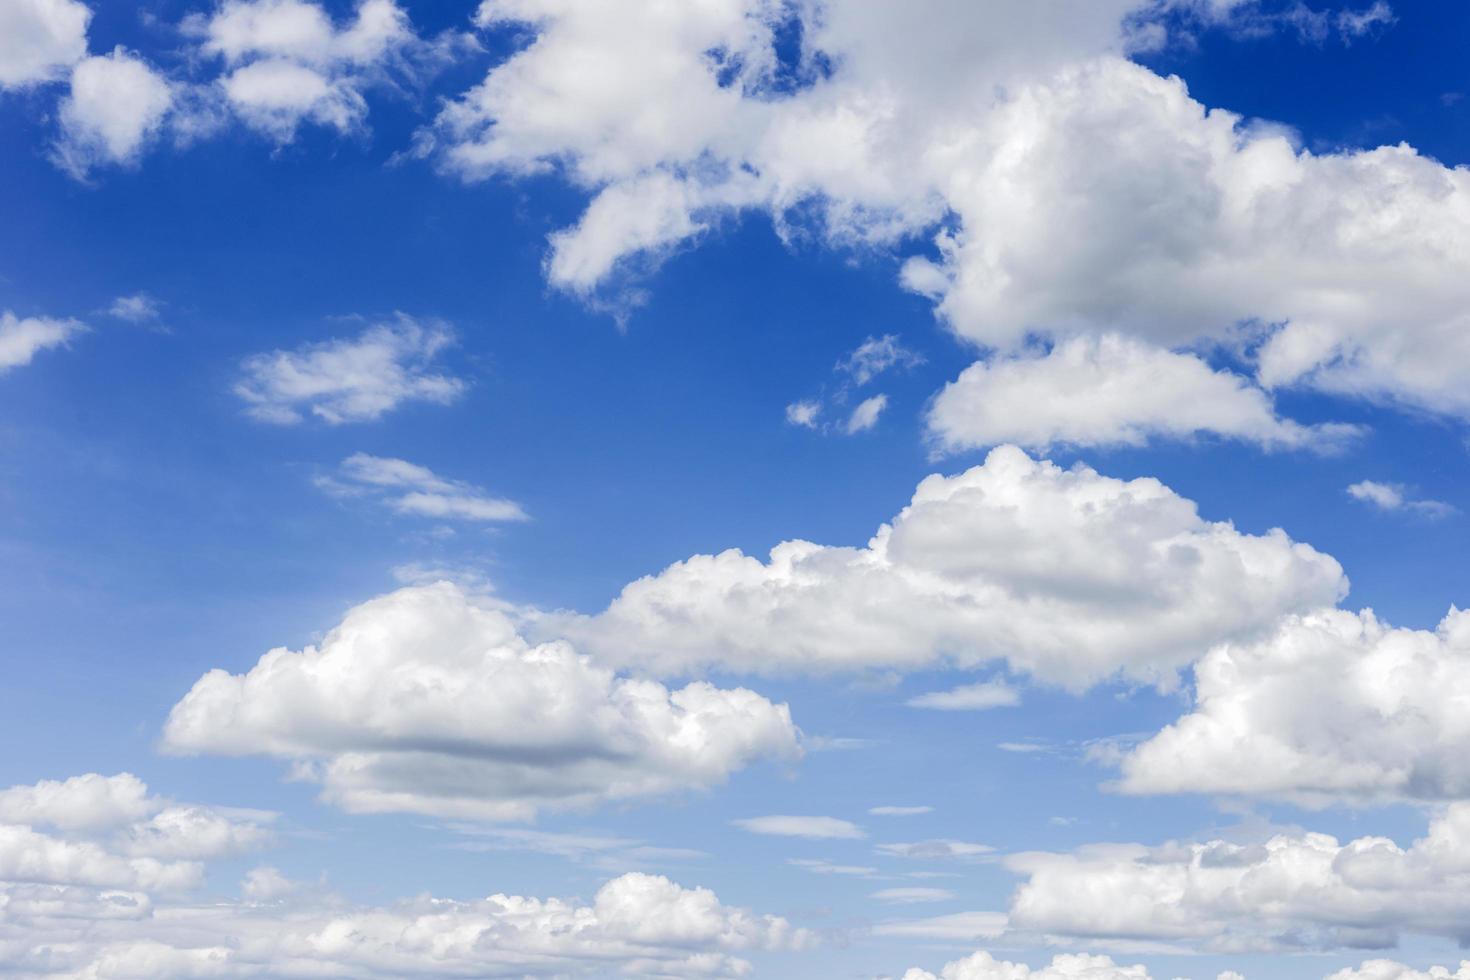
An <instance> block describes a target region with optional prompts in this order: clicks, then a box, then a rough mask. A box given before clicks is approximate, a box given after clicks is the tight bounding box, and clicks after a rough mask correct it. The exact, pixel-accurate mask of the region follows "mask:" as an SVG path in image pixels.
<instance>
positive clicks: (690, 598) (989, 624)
mask: <svg viewBox="0 0 1470 980" xmlns="http://www.w3.org/2000/svg"><path fill="white" fill-rule="evenodd" d="M1346 584H1347V583H1346V580H1345V579H1344V577H1343V575H1342V569H1341V568H1340V567H1339V566H1338V564H1337V562H1335V561H1334V560H1333V559H1331V558H1330V557H1328V556H1326V555H1323V554H1321V553H1320V552H1317V551H1315V550H1313V549H1312V548H1310V547H1308V546H1307V545H1303V544H1298V543H1296V542H1293V541H1292V540H1291V539H1290V538H1288V537H1287V536H1286V535H1285V534H1284V533H1282V532H1281V531H1279V530H1277V531H1271V532H1269V533H1267V534H1265V535H1259V536H1257V535H1248V534H1242V533H1240V532H1239V531H1237V530H1236V529H1235V528H1234V527H1232V526H1231V525H1229V524H1228V523H1211V522H1208V521H1205V520H1202V519H1201V518H1200V516H1199V514H1198V513H1197V511H1196V509H1195V506H1194V504H1193V503H1191V502H1190V501H1188V500H1185V499H1184V498H1182V497H1179V496H1178V495H1177V494H1175V493H1174V492H1173V491H1171V490H1170V489H1169V488H1168V487H1166V486H1164V485H1163V484H1161V483H1159V482H1158V481H1157V480H1152V479H1138V480H1131V481H1123V480H1116V479H1110V478H1108V477H1104V476H1101V475H1099V474H1098V473H1096V472H1095V471H1093V470H1091V469H1088V468H1087V467H1084V466H1077V467H1074V468H1072V469H1070V470H1063V469H1061V468H1060V467H1057V466H1055V465H1053V464H1051V463H1049V462H1042V461H1037V460H1033V459H1032V458H1030V457H1029V456H1027V455H1026V454H1025V453H1023V452H1022V451H1021V450H1019V449H1016V448H1014V447H1002V448H999V449H996V450H993V451H992V452H991V453H990V455H989V456H988V457H987V458H986V461H985V463H984V464H983V465H981V466H976V467H974V468H972V469H970V470H968V471H966V472H964V473H961V474H959V475H957V476H952V477H944V476H931V477H928V478H927V479H925V480H924V481H923V482H922V483H921V484H919V487H918V489H917V490H916V491H915V493H914V497H913V500H912V502H911V503H910V504H909V506H907V507H906V508H904V510H903V511H902V512H901V513H900V514H899V515H898V516H897V517H895V518H894V519H893V521H892V523H891V524H887V525H884V526H882V527H881V528H879V530H878V533H877V534H876V535H875V536H874V537H873V539H872V540H871V541H870V542H869V543H868V545H867V546H866V547H862V548H851V547H829V546H823V545H818V544H813V543H810V542H806V541H788V542H785V543H783V544H780V545H777V546H776V547H775V548H774V549H772V551H771V558H770V561H769V562H762V561H760V560H759V559H756V558H753V557H750V556H747V555H745V554H743V553H741V552H740V551H737V550H730V551H726V552H722V553H721V554H718V555H698V556H695V557H693V558H690V559H687V560H685V561H682V562H678V563H676V564H674V565H672V566H670V567H669V568H667V569H665V570H664V571H662V572H660V573H659V574H657V575H654V576H650V577H647V578H643V579H640V580H638V581H636V582H633V583H631V584H629V585H628V586H627V587H626V588H624V589H623V591H622V593H621V594H620V595H619V596H618V597H617V598H616V599H615V600H614V601H613V603H612V604H611V605H610V606H609V607H608V608H607V610H605V611H604V612H602V613H600V614H598V615H596V616H590V617H589V616H575V615H570V614H563V615H556V616H551V617H547V618H546V619H544V620H543V621H542V622H541V623H540V624H539V625H540V628H542V629H546V630H549V631H551V632H560V633H562V634H564V635H567V636H570V637H571V638H573V639H574V640H575V641H576V642H578V643H579V644H580V645H582V646H584V647H585V648H586V649H588V650H589V651H590V652H592V653H593V654H595V655H598V656H602V657H606V658H609V659H610V660H611V661H613V662H618V663H624V664H629V665H636V666H637V667H639V668H640V669H645V670H653V671H660V672H664V673H667V674H680V673H684V672H692V671H698V670H702V669H705V668H707V667H709V666H716V665H717V666H719V667H722V668H725V669H729V670H733V671H738V672H745V673H760V672H765V673H776V672H783V671H803V670H804V671H835V670H857V669H864V668H898V669H904V668H906V669H917V668H920V667H924V666H930V665H935V664H940V663H947V664H952V665H957V666H960V667H976V666H979V665H981V664H984V663H987V662H991V661H996V660H1001V659H1004V660H1005V661H1006V662H1008V663H1009V664H1010V665H1011V667H1012V668H1013V669H1015V670H1017V671H1021V672H1025V673H1029V674H1033V675H1036V676H1038V677H1041V678H1043V679H1044V680H1047V681H1050V682H1054V683H1057V684H1062V685H1065V686H1067V687H1069V688H1072V689H1081V688H1085V687H1087V686H1088V685H1090V684H1093V683H1096V682H1098V681H1101V680H1103V679H1105V678H1109V677H1114V676H1117V675H1122V676H1125V677H1128V678H1132V679H1135V680H1140V681H1144V682H1149V683H1155V682H1156V683H1161V684H1165V685H1168V684H1171V683H1172V682H1173V681H1174V679H1175V676H1176V674H1175V672H1176V670H1177V669H1178V668H1179V667H1181V666H1183V665H1185V664H1188V663H1190V662H1192V661H1193V660H1195V659H1196V658H1198V657H1199V656H1201V655H1202V654H1203V653H1204V652H1205V651H1206V650H1207V649H1208V648H1210V647H1212V646H1214V645H1215V644H1217V643H1220V642H1222V641H1225V640H1229V639H1246V638H1250V637H1255V636H1259V635H1262V634H1264V633H1265V632H1266V631H1268V630H1269V629H1271V628H1272V627H1273V626H1274V625H1275V624H1276V622H1277V621H1278V620H1279V619H1280V618H1281V616H1282V615H1283V614H1286V613H1289V612H1294V611H1301V610H1307V609H1313V608H1316V607H1319V606H1324V605H1332V604H1333V603H1335V602H1336V601H1337V599H1338V598H1339V597H1340V596H1341V595H1342V594H1343V593H1344V592H1345V590H1346Z"/></svg>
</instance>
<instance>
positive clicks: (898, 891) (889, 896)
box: [868, 886, 955, 905]
mask: <svg viewBox="0 0 1470 980" xmlns="http://www.w3.org/2000/svg"><path fill="white" fill-rule="evenodd" d="M868 897H869V898H872V899H875V900H877V901H879V902H884V903H886V904H889V905H923V904H926V903H929V902H947V901H949V900H950V899H952V898H954V897H955V894H954V892H952V891H950V890H949V889H948V888H925V887H917V886H916V887H912V888H880V889H878V890H877V891H875V892H873V894H872V895H870V896H868Z"/></svg>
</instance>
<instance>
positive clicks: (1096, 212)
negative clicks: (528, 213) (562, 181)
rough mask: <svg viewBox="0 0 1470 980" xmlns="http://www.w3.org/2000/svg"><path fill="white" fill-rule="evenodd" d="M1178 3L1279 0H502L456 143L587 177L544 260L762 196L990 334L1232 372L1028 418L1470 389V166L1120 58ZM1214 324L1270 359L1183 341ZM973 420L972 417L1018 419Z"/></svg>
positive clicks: (443, 127) (645, 253)
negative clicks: (1219, 97)
mask: <svg viewBox="0 0 1470 980" xmlns="http://www.w3.org/2000/svg"><path fill="white" fill-rule="evenodd" d="M1227 6H1228V8H1229V15H1228V16H1226V15H1225V13H1224V12H1225V9H1226V7H1227ZM1298 9H1300V10H1302V11H1304V12H1305V13H1306V14H1311V17H1309V18H1305V19H1303V18H1300V17H1299V18H1297V20H1298V21H1299V22H1298V23H1294V24H1291V25H1288V24H1285V23H1284V22H1283V23H1275V22H1272V23H1271V24H1270V25H1268V26H1269V28H1270V29H1273V30H1274V29H1280V28H1282V27H1288V28H1293V27H1294V28H1295V29H1297V30H1300V31H1302V32H1303V33H1304V34H1307V35H1322V34H1323V32H1336V33H1339V34H1341V35H1342V36H1344V37H1354V36H1358V35H1360V34H1362V33H1364V32H1367V31H1370V30H1373V29H1377V28H1378V27H1381V26H1382V25H1383V24H1384V23H1385V22H1386V21H1388V20H1391V14H1390V12H1389V11H1388V8H1387V7H1386V5H1381V4H1380V5H1376V6H1372V7H1368V8H1365V9H1362V10H1351V11H1338V12H1333V13H1332V14H1327V13H1325V12H1315V13H1313V12H1311V11H1306V10H1305V8H1303V7H1301V5H1298ZM1181 11H1182V12H1183V13H1184V14H1185V15H1187V16H1188V17H1190V18H1192V19H1193V21H1194V22H1195V23H1197V24H1203V25H1206V26H1208V25H1210V24H1215V25H1217V26H1218V25H1222V24H1233V25H1236V26H1239V25H1241V24H1243V23H1245V20H1246V18H1247V16H1248V15H1254V19H1255V22H1256V23H1257V24H1264V23H1265V20H1263V17H1264V15H1263V14H1262V12H1261V11H1260V10H1259V9H1258V8H1257V7H1256V5H1253V4H1230V5H1221V4H1210V5H1206V4H1187V3H1186V4H1180V3H1147V2H1143V0H1136V2H1134V0H1107V2H1091V0H1075V2H1068V3H1062V4H1047V5H1044V6H1038V5H1036V4H1033V3H1027V2H1024V0H1004V2H1000V3H990V4H986V5H985V6H984V8H983V9H981V8H977V7H975V6H974V5H972V4H964V3H959V2H954V0H926V2H925V3H922V4H920V5H919V6H918V7H913V6H905V7H902V8H891V9H887V8H885V9H881V10H880V9H875V8H873V7H870V6H865V5H858V6H857V7H856V8H854V7H853V6H852V5H849V4H836V3H822V2H812V3H802V4H794V5H793V4H781V3H774V2H771V0H722V2H719V3H711V4H702V5H699V6H697V7H691V6H688V5H674V6H672V7H664V6H660V5H646V6H643V7H639V8H638V9H636V10H634V11H631V12H629V11H619V12H618V13H616V14H614V13H613V12H612V11H609V10H603V9H601V8H599V7H597V6H596V5H593V6H591V7H588V6H584V5H567V4H563V3H560V2H558V0H515V2H494V3H485V4H484V5H483V6H482V7H481V9H480V14H479V22H480V24H481V25H482V26H484V27H486V28H506V27H512V26H513V27H517V28H521V29H527V30H529V32H530V33H531V35H532V40H531V43H529V44H527V45H524V46H523V47H521V48H519V49H518V50H517V51H516V52H515V53H514V54H513V55H511V56H510V57H509V58H508V59H506V60H505V61H504V62H502V63H500V64H499V65H497V66H495V67H494V68H493V69H492V70H491V71H490V72H489V74H488V75H487V77H486V78H485V79H484V81H483V82H481V83H480V84H479V85H478V86H476V87H475V88H473V89H472V90H470V91H469V92H467V93H465V94H464V95H463V96H462V97H461V98H459V99H458V100H456V101H454V102H452V103H451V104H450V105H449V106H447V107H446V108H445V110H444V111H443V113H442V114H441V116H440V117H439V119H438V121H437V123H436V126H435V127H434V130H433V135H434V138H435V139H436V140H437V146H438V149H437V154H438V157H437V158H438V160H439V162H440V165H441V166H442V167H443V168H444V169H446V170H448V171H450V172H452V173H455V174H458V175H459V176H461V177H463V178H464V179H467V180H478V179H484V178H487V177H490V176H492V175H497V174H509V175H513V176H520V175H527V174H536V173H545V172H547V171H554V172H558V173H560V174H562V175H563V176H564V177H565V178H566V179H567V180H568V181H570V182H571V183H572V184H574V185H576V186H578V187H580V188H583V189H585V190H586V191H587V192H588V193H589V194H590V195H591V200H590V202H589V203H588V206H587V208H586V211H585V212H584V213H583V215H582V217H581V218H580V220H579V221H578V222H577V223H576V224H575V225H574V226H572V227H570V228H566V229H564V230H562V231H559V232H557V233H555V234H553V235H552V237H551V254H550V257H549V260H548V264H547V269H548V275H549V277H550V279H551V280H552V282H553V283H554V284H556V285H558V286H561V287H563V288H566V289H568V290H571V291H573V292H576V293H580V294H583V295H593V294H596V293H597V292H599V291H604V292H605V291H606V289H608V288H609V287H611V288H614V289H616V284H617V282H618V280H619V279H620V278H621V277H622V273H623V272H624V271H627V270H630V269H637V268H639V267H644V266H646V264H647V260H648V259H649V258H653V259H656V258H657V257H658V256H660V255H662V254H665V253H667V252H668V251H670V250H672V249H674V248H677V247H679V246H680V245H682V244H683V243H686V242H688V241H691V240H693V239H696V238H697V237H699V236H700V235H702V234H704V233H706V232H707V231H708V230H709V229H710V228H712V227H714V226H715V225H717V224H718V223H719V221H720V219H721V217H722V216H724V215H728V214H733V213H738V212H740V211H747V210H758V211H763V212H765V213H767V214H769V215H771V216H772V218H773V219H774V220H775V222H776V224H777V227H778V229H779V230H781V231H782V232H783V234H785V233H794V232H795V231H801V232H812V233H815V234H816V235H818V236H820V237H823V238H825V239H826V240H827V241H828V242H830V243H832V244H834V245H836V246H844V245H849V244H852V243H863V244H873V245H879V246H882V247H892V248H894V249H896V250H899V251H900V253H903V252H907V253H908V255H907V261H906V262H905V264H904V267H903V274H902V281H903V283H904V285H905V286H906V287H908V288H909V289H912V290H914V291H917V292H920V293H922V294H925V295H927V296H930V297H932V298H933V300H934V301H935V304H936V309H937V311H938V313H939V315H940V316H941V317H942V318H943V319H944V320H945V322H946V323H948V324H949V325H950V326H951V327H952V328H953V329H954V331H955V332H956V333H957V334H959V335H960V336H961V337H963V338H965V339H967V340H969V341H972V342H974V343H975V344H976V345H978V346H980V347H982V348H991V349H998V350H1000V351H1002V352H1016V351H1019V350H1023V349H1025V348H1026V346H1027V345H1028V342H1029V341H1030V340H1032V339H1033V338H1036V337H1042V338H1050V339H1053V340H1057V341H1065V340H1067V339H1068V338H1071V337H1075V336H1079V335H1098V334H1103V333H1109V332H1111V333H1117V334H1120V335H1123V336H1126V337H1127V338H1128V339H1129V340H1130V341H1131V342H1132V343H1134V344H1137V345H1143V346H1142V347H1141V348H1139V349H1138V352H1137V353H1136V355H1135V357H1134V358H1133V359H1132V362H1130V364H1128V365H1125V367H1127V368H1129V369H1130V370H1133V371H1135V372H1137V371H1139V370H1145V368H1143V367H1140V366H1139V364H1137V363H1134V362H1137V361H1139V360H1142V361H1144V362H1147V364H1148V366H1149V367H1148V368H1147V369H1149V370H1153V371H1155V372H1159V373H1162V374H1164V375H1166V376H1167V377H1168V378H1169V379H1170V380H1171V381H1172V382H1176V383H1177V382H1179V381H1180V380H1182V379H1192V380H1198V381H1202V382H1203V383H1204V390H1205V393H1206V394H1208V395H1210V396H1212V397H1213V398H1218V399H1219V400H1220V402H1221V404H1220V405H1218V406H1215V407H1211V408H1205V407H1203V406H1191V407H1190V411H1189V412H1188V413H1187V417H1186V418H1184V419H1181V420H1180V421H1178V422H1177V423H1176V422H1172V421H1163V422H1161V421H1160V412H1161V405H1160V401H1159V399H1160V394H1159V393H1156V392H1151V391H1148V390H1139V391H1136V394H1137V396H1138V398H1139V403H1138V404H1137V405H1134V404H1132V403H1131V402H1130V400H1128V399H1126V398H1122V399H1117V400H1115V402H1114V403H1113V404H1111V405H1110V406H1109V409H1108V410H1109V414H1110V418H1111V420H1112V422H1113V423H1114V424H1113V427H1112V428H1111V429H1106V428H1102V429H1100V426H1099V423H1098V422H1097V421H1096V420H1091V419H1088V418H1087V417H1086V416H1085V415H1077V414H1070V415H1059V416H1052V417H1048V418H1047V419H1046V420H1045V423H1044V424H1043V425H1042V426H1041V429H1040V431H1039V432H1038V431H1031V432H1023V433H1020V434H1014V437H1017V438H1026V439H1037V440H1041V439H1045V440H1047V441H1061V442H1083V443H1096V442H1099V441H1100V442H1118V441H1124V442H1128V441H1133V440H1135V439H1138V438H1141V437H1142V436H1143V435H1146V434H1148V431H1149V430H1151V429H1161V430H1162V434H1165V435H1181V434H1187V433H1188V432H1194V431H1202V430H1210V429H1212V428H1213V427H1215V426H1220V427H1221V430H1220V431H1221V432H1222V434H1224V435H1226V436H1229V437H1233V438H1248V439H1253V440H1259V441H1264V442H1267V443H1270V444H1281V445H1290V444H1300V443H1302V442H1304V441H1307V440H1308V437H1309V435H1310V434H1309V433H1308V432H1306V431H1304V430H1302V429H1301V428H1300V427H1296V426H1293V425H1291V424H1290V423H1289V422H1286V421H1284V420H1281V419H1279V418H1277V417H1276V416H1275V414H1274V412H1273V411H1272V409H1271V406H1270V400H1269V398H1268V397H1267V396H1266V394H1265V393H1264V391H1269V390H1270V389H1273V388H1277V387H1281V386H1286V385H1306V386H1311V387H1314V388H1317V389H1320V390H1324V391H1332V392H1339V393H1345V394H1350V395H1354V396H1361V397H1366V398H1372V399H1385V400H1390V401H1400V402H1405V403H1408V404H1411V405H1414V406H1417V407H1420V408H1425V409H1429V410H1431V411H1434V412H1442V413H1447V414H1452V415H1457V416H1460V417H1470V398H1467V396H1466V394H1465V393H1466V392H1467V391H1470V383H1467V382H1470V342H1467V341H1466V340H1465V338H1466V337H1467V336H1470V331H1467V330H1466V320H1465V317H1466V314H1465V312H1464V311H1465V309H1466V308H1467V305H1470V304H1467V300H1470V286H1467V285H1466V280H1465V277H1464V276H1463V275H1462V270H1463V268H1464V266H1465V264H1466V262H1467V260H1470V231H1467V229H1470V172H1467V171H1465V170H1464V169H1463V168H1448V167H1445V166H1443V165H1441V164H1440V163H1438V162H1436V161H1434V160H1432V159H1429V158H1427V157H1424V156H1422V155H1420V154H1418V153H1417V152H1416V151H1414V150H1413V149H1412V148H1411V147H1408V146H1402V145H1401V146H1392V147H1382V148H1378V149H1372V150H1362V151H1359V150H1347V151H1342V152H1336V153H1327V154H1317V153H1313V152H1311V151H1308V150H1305V149H1303V148H1301V147H1300V146H1299V145H1298V144H1297V142H1296V140H1295V138H1294V136H1293V134H1292V133H1290V132H1289V131H1287V130H1285V129H1284V128H1282V127H1279V126H1271V125H1265V124H1260V123H1256V122H1252V121H1248V120H1245V119H1242V118H1241V117H1239V116H1237V115H1234V114H1232V113H1230V112H1228V111H1224V110H1221V109H1210V108H1208V107H1206V106H1204V105H1202V104H1200V103H1199V102H1198V101H1196V100H1195V99H1193V98H1191V97H1190V95H1189V93H1188V91H1187V90H1186V88H1185V86H1184V84H1183V83H1182V82H1181V81H1180V80H1179V79H1177V78H1163V77H1160V76H1158V75H1155V74H1153V73H1152V72H1150V71H1148V70H1147V69H1145V68H1143V67H1141V66H1139V65H1137V64H1134V63H1131V62H1129V61H1128V60H1126V58H1125V55H1126V54H1127V53H1128V52H1129V51H1130V50H1132V49H1134V48H1137V47H1140V46H1150V45H1156V44H1158V43H1160V39H1161V38H1162V37H1165V36H1166V34H1167V28H1166V27H1165V26H1163V24H1162V22H1161V21H1160V20H1159V19H1158V17H1157V16H1156V15H1158V14H1159V13H1160V12H1166V13H1169V14H1171V15H1172V14H1178V13H1180V12H1181ZM1319 15H1320V16H1319ZM1324 18H1325V19H1324ZM1308 20H1310V23H1307V21H1308ZM793 36H795V37H797V38H799V39H800V51H799V52H798V53H797V54H795V55H792V54H790V53H789V52H786V51H785V49H784V48H783V46H782V45H783V43H785V42H784V41H783V40H782V39H789V38H791V37H793ZM1120 134H1126V138H1120ZM1079 229H1085V230H1086V231H1085V233H1079V232H1078V230H1079ZM915 236H928V237H929V238H930V239H931V242H932V247H931V248H929V249H927V250H915V249H914V248H913V246H912V245H911V244H910V243H911V242H912V241H913V240H914V237H915ZM1213 342H1223V343H1228V344H1230V345H1232V346H1236V347H1239V348H1240V349H1241V352H1242V354H1243V355H1244V358H1245V361H1246V363H1247V365H1248V367H1249V369H1250V370H1251V371H1252V373H1253V374H1254V379H1253V380H1247V379H1243V378H1235V377H1234V376H1232V375H1228V374H1219V373H1214V374H1213V375H1212V374H1211V373H1210V372H1208V371H1207V369H1205V368H1204V367H1203V365H1200V364H1198V363H1196V362H1194V361H1192V360H1191V355H1180V354H1173V355H1171V351H1175V350H1177V349H1179V348H1181V347H1188V346H1192V345H1197V344H1202V343H1205V344H1208V343H1213ZM1108 366H1109V365H1107V364H1105V363H1102V362H1101V361H1096V362H1095V363H1094V365H1093V369H1094V370H1095V371H1103V370H1105V369H1106V368H1107V367H1108ZM997 367H998V368H999V369H1001V370H1002V371H1005V372H1008V373H1012V374H1013V373H1015V372H1016V371H1018V370H1029V371H1030V372H1032V373H1036V372H1038V371H1042V370H1045V369H1046V368H1051V369H1053V370H1054V371H1055V370H1060V366H1059V365H1057V364H1056V363H1055V362H1051V363H1048V364H1046V365H1045V366H1043V365H1036V364H1028V365H1024V366H1018V365H1013V364H1006V363H1001V364H1000V365H997ZM1099 384H1101V382H1095V383H1094V389H1095V388H1096V387H1097V386H1098V385H1099ZM1093 395H1094V397H1102V395H1101V394H1100V393H1099V392H1097V391H1096V390H1094V392H1093ZM950 407H951V408H958V407H959V403H957V402H955V401H953V400H952V401H951V405H950ZM1163 407H1164V408H1166V407H1167V406H1163ZM1069 423H1079V426H1078V428H1076V430H1075V431H1074V430H1073V428H1072V427H1071V426H1070V425H1069ZM957 424H958V425H959V429H960V430H963V428H964V426H963V424H962V423H957ZM977 425H978V427H979V428H980V430H981V432H982V433H983V434H982V435H979V436H972V437H971V438H972V439H978V440H979V441H989V440H997V441H998V440H1003V439H1008V438H1012V437H1013V434H1011V433H1006V432H992V431H990V430H991V429H993V428H994V423H993V422H990V421H984V420H982V421H981V422H979V423H977Z"/></svg>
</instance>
